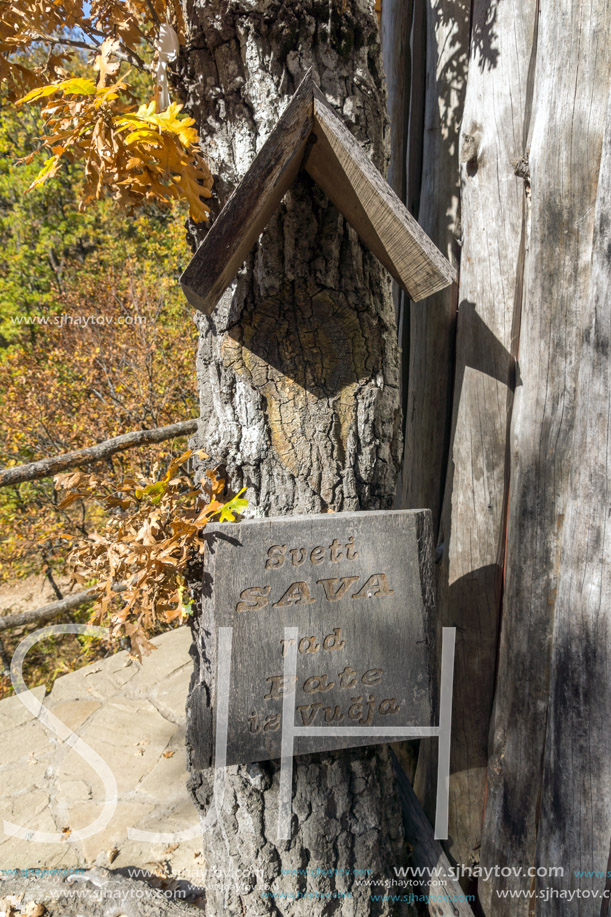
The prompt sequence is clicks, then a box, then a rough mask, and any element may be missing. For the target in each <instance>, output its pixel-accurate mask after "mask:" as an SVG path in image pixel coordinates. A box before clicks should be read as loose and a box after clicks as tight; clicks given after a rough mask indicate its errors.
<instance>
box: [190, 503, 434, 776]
mask: <svg viewBox="0 0 611 917" xmlns="http://www.w3.org/2000/svg"><path fill="white" fill-rule="evenodd" d="M430 532H431V525H430V512H429V511H428V510H399V511H392V512H360V513H341V514H325V515H311V516H295V517H281V518H269V519H260V520H247V521H242V522H240V523H239V524H222V525H221V524H219V525H212V526H208V528H207V529H206V538H207V546H208V551H207V561H206V570H205V574H204V594H205V597H204V601H203V615H202V619H201V623H200V626H201V627H202V628H204V630H205V631H206V632H207V637H206V657H207V658H206V660H204V661H203V662H202V664H203V665H205V666H209V667H210V668H211V670H212V671H213V672H214V671H216V670H217V665H218V661H219V660H218V658H217V647H218V634H219V631H220V629H222V628H231V629H232V630H231V660H230V673H229V676H228V683H227V684H228V691H227V696H224V697H223V698H222V700H223V701H224V702H225V704H226V703H227V701H228V718H227V746H226V747H227V752H226V763H227V764H238V763H244V764H245V763H249V762H252V761H262V760H266V759H270V758H279V757H280V755H281V734H282V715H283V702H284V699H285V697H286V696H287V695H293V698H291V709H292V710H293V711H294V715H295V722H294V725H296V726H316V727H327V728H329V730H330V733H331V732H332V731H333V729H334V728H336V727H346V726H360V727H365V726H376V727H382V726H383V727H390V726H391V727H393V728H395V727H399V728H401V727H410V726H421V725H423V724H430V723H431V721H432V718H433V715H434V710H435V707H436V665H435V658H436V657H435V647H434V624H433V620H432V614H433V603H432V597H431V596H432V593H431V551H432V544H431V535H430ZM285 628H296V629H297V633H296V634H295V636H294V637H293V638H292V639H289V640H287V638H286V630H285ZM225 633H227V631H225ZM291 652H292V653H293V654H296V659H297V664H296V674H295V676H292V677H290V678H287V676H286V674H285V660H286V657H287V654H290V653H291ZM211 682H212V685H213V696H212V698H211V700H212V708H213V709H214V707H215V706H216V705H217V704H218V702H219V699H220V698H219V697H217V696H215V695H216V694H217V693H218V691H217V682H216V680H215V678H212V679H211ZM225 690H226V688H223V694H224V692H225ZM293 699H294V704H293V703H292V701H293ZM204 706H205V705H204V704H202V710H201V717H200V719H199V722H197V723H195V724H192V725H194V726H195V728H194V730H193V733H194V739H195V740H196V743H197V745H198V746H199V747H198V748H197V749H196V754H197V757H199V758H200V764H201V765H202V766H210V765H211V764H212V763H213V760H214V754H213V750H214V748H215V734H214V733H215V719H214V717H212V716H211V715H210V710H209V709H207V710H206V709H204ZM384 741H388V738H375V737H370V736H351V737H346V736H333V735H331V734H330V735H329V738H327V737H322V738H321V737H310V736H305V735H302V736H297V738H296V739H295V748H294V751H295V754H305V753H308V752H313V751H323V750H331V749H336V748H345V747H350V746H357V745H367V744H375V743H376V742H384Z"/></svg>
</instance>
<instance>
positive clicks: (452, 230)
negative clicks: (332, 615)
mask: <svg viewBox="0 0 611 917" xmlns="http://www.w3.org/2000/svg"><path fill="white" fill-rule="evenodd" d="M417 6H419V4H418V5H417ZM423 6H424V7H425V9H426V59H425V60H422V56H420V55H419V57H418V59H419V60H421V61H422V63H424V64H425V66H426V72H424V71H422V70H418V71H415V72H414V76H413V80H412V92H413V93H414V95H415V96H416V97H418V98H419V97H420V95H421V94H424V107H425V110H424V125H423V129H422V130H421V129H420V125H419V124H418V123H413V124H412V125H410V150H409V151H408V156H409V162H410V164H411V165H412V167H418V164H419V163H421V164H422V176H421V178H420V177H419V176H418V177H417V176H414V175H413V174H412V175H410V174H408V177H407V179H408V187H410V188H412V189H413V183H414V181H416V180H417V182H418V185H419V186H420V195H419V209H418V222H419V224H420V226H421V227H422V228H423V229H424V231H425V232H426V233H427V235H428V236H429V237H430V238H431V239H432V241H433V242H434V243H435V244H436V245H437V246H438V248H439V249H440V250H441V252H443V254H444V255H445V256H446V258H447V259H448V260H449V261H450V263H451V264H452V265H454V267H457V266H458V264H459V260H460V245H459V241H460V225H459V224H460V220H459V188H460V180H459V173H458V139H459V131H460V125H461V121H462V112H463V105H464V97H465V90H466V83H467V67H468V60H469V39H470V13H471V3H470V2H468V0H426V2H424V3H423ZM420 12H421V11H420V10H419V9H418V8H416V9H415V16H416V17H417V18H418V20H419V18H420ZM414 50H415V51H416V49H414ZM420 51H421V49H420V48H418V52H420ZM412 128H413V130H412ZM413 145H416V146H418V145H421V155H420V156H417V155H413V154H412V149H413ZM412 195H413V197H410V199H415V198H416V196H417V195H416V193H415V190H414V191H412ZM457 307H458V288H457V287H456V286H452V287H447V288H446V289H445V290H442V291H441V292H439V293H436V294H435V295H434V296H433V297H431V298H430V300H428V301H427V303H426V307H424V306H423V305H418V304H413V303H412V304H411V306H410V312H409V325H410V327H409V335H408V338H409V357H408V359H409V368H408V391H407V408H406V412H405V453H404V458H403V472H402V492H401V502H400V505H401V506H404V507H418V506H428V507H430V509H431V510H432V513H433V525H434V527H435V529H436V530H438V529H439V519H440V515H441V501H442V496H443V481H444V479H445V466H446V460H447V450H448V446H449V424H450V415H451V403H452V380H453V361H454V340H455V330H456V329H455V323H456V311H457Z"/></svg>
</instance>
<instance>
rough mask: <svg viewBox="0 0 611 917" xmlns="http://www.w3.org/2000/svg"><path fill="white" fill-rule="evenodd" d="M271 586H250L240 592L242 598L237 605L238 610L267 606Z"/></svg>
mask: <svg viewBox="0 0 611 917" xmlns="http://www.w3.org/2000/svg"><path fill="white" fill-rule="evenodd" d="M271 588H272V587H271V586H249V587H248V588H247V589H243V590H242V592H240V599H241V600H242V601H240V602H238V604H237V605H236V608H235V610H236V611H258V610H259V609H260V608H265V606H266V605H267V604H268V598H267V597H268V595H269V593H270V589H271Z"/></svg>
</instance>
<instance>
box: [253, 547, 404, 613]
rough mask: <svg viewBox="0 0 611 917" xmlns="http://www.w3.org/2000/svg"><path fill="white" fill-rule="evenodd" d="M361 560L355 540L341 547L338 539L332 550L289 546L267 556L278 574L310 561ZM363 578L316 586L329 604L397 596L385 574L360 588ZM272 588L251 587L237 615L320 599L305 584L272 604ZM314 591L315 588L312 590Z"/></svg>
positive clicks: (343, 578)
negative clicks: (280, 569)
mask: <svg viewBox="0 0 611 917" xmlns="http://www.w3.org/2000/svg"><path fill="white" fill-rule="evenodd" d="M287 549H288V550H287ZM344 552H345V553H344ZM358 556H359V553H358V551H357V550H356V549H355V547H354V536H351V537H350V538H349V539H348V542H347V544H346V545H341V544H340V542H339V541H338V540H337V538H335V539H334V540H333V542H332V543H331V544H330V545H329V547H328V548H325V547H323V546H322V545H317V546H316V547H314V548H311V549H308V548H288V545H285V544H274V545H272V546H271V548H270V549H269V550H268V552H267V559H266V561H265V569H266V570H277V569H279V568H280V567H283V566H284V564H285V563H286V565H287V566H293V567H300V566H301V565H302V564H304V563H306V561H308V560H309V562H310V564H312V565H313V566H318V565H319V564H322V563H324V561H325V560H326V559H327V558H328V559H329V561H330V562H331V563H334V564H336V563H339V562H340V561H341V560H342V559H343V558H345V559H346V560H356V558H357V557H358ZM359 580H360V577H359V576H341V577H328V578H326V579H318V580H316V586H319V587H320V588H321V589H322V592H323V595H324V597H325V598H326V599H327V601H328V602H339V600H340V599H342V598H344V596H346V595H349V597H350V598H352V599H368V598H371V597H372V596H382V597H383V596H388V595H393V594H394V589H390V588H389V586H388V581H387V578H386V574H385V573H373V574H372V575H371V576H370V577H369V578H368V579H367V580H366V581H365V582H364V583H363V585H362V586H358V587H357V585H356V584H357V583H358V582H359ZM271 589H272V587H271V585H266V586H248V587H247V588H246V589H243V590H242V592H241V593H240V601H239V602H238V603H237V605H236V611H237V612H244V611H259V610H260V609H261V608H266V607H267V606H268V605H270V604H271V607H272V608H284V607H287V606H291V605H312V604H313V603H314V602H315V601H316V598H315V597H314V596H313V595H312V593H311V591H310V586H309V585H308V583H306V582H304V581H303V580H299V581H297V582H294V583H291V585H290V586H289V587H288V589H287V590H286V591H285V592H284V594H283V595H281V596H280V597H279V598H278V600H277V601H276V602H270V593H271ZM312 590H314V587H312Z"/></svg>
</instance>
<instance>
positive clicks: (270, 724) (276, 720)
mask: <svg viewBox="0 0 611 917" xmlns="http://www.w3.org/2000/svg"><path fill="white" fill-rule="evenodd" d="M281 719H282V718H281V715H280V714H279V713H272V714H271V716H268V717H267V719H266V720H265V726H264V727H263V732H277V731H278V730H279V729H280V722H281Z"/></svg>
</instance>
